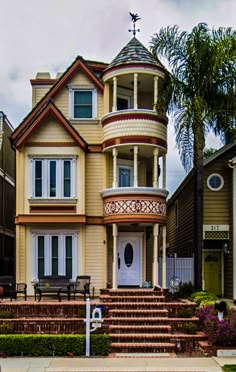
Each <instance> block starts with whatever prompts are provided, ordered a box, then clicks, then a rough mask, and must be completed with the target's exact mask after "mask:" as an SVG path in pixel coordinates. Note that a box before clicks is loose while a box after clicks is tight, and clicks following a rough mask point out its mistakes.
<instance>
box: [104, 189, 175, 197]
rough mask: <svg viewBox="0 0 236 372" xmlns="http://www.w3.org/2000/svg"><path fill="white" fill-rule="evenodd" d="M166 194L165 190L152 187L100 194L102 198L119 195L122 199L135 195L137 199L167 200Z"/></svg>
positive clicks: (108, 190) (106, 191)
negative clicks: (156, 198) (154, 198)
mask: <svg viewBox="0 0 236 372" xmlns="http://www.w3.org/2000/svg"><path fill="white" fill-rule="evenodd" d="M168 194H169V192H168V191H167V190H163V189H156V188H154V187H117V188H110V189H106V190H104V191H102V192H101V195H102V197H103V198H106V197H109V196H116V195H121V196H122V197H130V196H131V195H137V196H138V197H147V196H148V197H150V196H157V197H158V196H159V197H161V198H167V196H168Z"/></svg>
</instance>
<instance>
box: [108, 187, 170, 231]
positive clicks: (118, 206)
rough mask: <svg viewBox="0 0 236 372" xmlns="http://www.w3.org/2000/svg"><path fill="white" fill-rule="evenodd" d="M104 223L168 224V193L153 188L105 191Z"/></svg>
mask: <svg viewBox="0 0 236 372" xmlns="http://www.w3.org/2000/svg"><path fill="white" fill-rule="evenodd" d="M101 195H102V197H103V214H104V223H105V224H110V223H160V224H165V223H166V198H167V195H168V191H166V190H162V189H158V188H153V187H119V188H111V189H107V190H104V191H103V192H102V193H101Z"/></svg>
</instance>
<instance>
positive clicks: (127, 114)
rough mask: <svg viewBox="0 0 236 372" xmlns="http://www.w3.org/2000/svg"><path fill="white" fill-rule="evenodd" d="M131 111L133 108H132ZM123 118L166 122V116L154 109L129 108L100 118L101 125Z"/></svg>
mask: <svg viewBox="0 0 236 372" xmlns="http://www.w3.org/2000/svg"><path fill="white" fill-rule="evenodd" d="M132 111H133V110H132ZM124 120H148V121H150V120H151V121H155V122H161V123H162V124H165V125H167V124H168V118H167V117H165V116H160V115H158V114H157V113H156V112H155V111H152V110H146V112H144V110H139V111H138V110H135V112H131V110H122V111H118V112H116V113H110V114H108V115H106V116H104V117H103V118H102V125H103V126H105V125H107V124H110V123H113V122H117V121H124Z"/></svg>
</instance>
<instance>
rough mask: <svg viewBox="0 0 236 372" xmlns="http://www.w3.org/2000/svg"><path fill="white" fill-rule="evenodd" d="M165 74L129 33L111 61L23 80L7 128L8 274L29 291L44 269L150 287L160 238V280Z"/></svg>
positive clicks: (100, 282) (98, 284) (98, 282)
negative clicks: (21, 103) (22, 113)
mask: <svg viewBox="0 0 236 372" xmlns="http://www.w3.org/2000/svg"><path fill="white" fill-rule="evenodd" d="M164 79H165V69H164V67H163V66H162V65H161V63H160V62H159V61H158V60H156V59H154V57H153V56H152V55H151V54H150V53H149V51H148V50H147V49H146V48H145V47H144V46H143V45H142V44H141V43H140V42H139V41H138V40H137V39H136V38H135V37H133V38H132V39H131V40H130V42H129V43H128V44H127V45H126V46H125V47H124V48H123V49H122V50H121V52H120V53H119V54H118V55H117V57H116V58H115V59H114V60H113V61H112V62H111V63H110V64H109V65H107V64H105V63H100V62H94V61H87V60H84V59H83V58H82V57H80V56H79V57H77V58H76V60H75V61H74V62H73V63H72V64H71V65H70V66H69V67H68V69H67V70H66V71H65V72H64V73H63V74H59V75H58V76H57V78H56V79H51V77H50V75H49V74H48V73H46V74H44V73H39V74H37V76H36V79H33V80H31V84H32V89H33V109H32V111H31V112H30V113H29V114H28V115H27V116H26V118H25V119H24V120H23V122H22V123H21V124H20V125H19V127H18V128H17V129H16V130H15V132H14V133H13V135H12V143H13V145H14V146H15V149H16V165H17V169H16V172H17V185H16V190H17V191H16V192H17V198H16V278H17V281H20V282H26V283H27V284H28V293H29V294H30V293H31V294H32V293H33V288H32V286H31V282H32V280H34V279H36V278H39V277H43V276H44V275H67V276H69V277H70V278H75V277H76V275H81V274H88V275H91V278H92V285H93V286H94V287H95V291H96V293H99V290H100V288H104V287H106V286H107V285H108V284H111V285H112V287H113V288H117V287H118V286H137V287H140V286H142V284H143V282H145V281H151V282H152V284H153V285H156V284H158V283H157V277H158V251H159V247H158V245H159V242H160V245H161V247H162V256H163V260H162V262H163V267H162V269H163V270H162V272H163V286H164V287H165V286H166V283H165V262H166V259H165V255H166V197H167V195H168V192H167V191H166V152H167V122H168V121H167V117H166V116H165V115H163V113H157V112H156V103H157V100H158V95H160V94H162V91H163V81H164ZM159 170H160V171H159ZM160 175H161V176H160ZM159 232H161V235H159ZM160 236H161V238H160Z"/></svg>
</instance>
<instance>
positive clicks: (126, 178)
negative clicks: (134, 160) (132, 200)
mask: <svg viewBox="0 0 236 372" xmlns="http://www.w3.org/2000/svg"><path fill="white" fill-rule="evenodd" d="M130 173H131V171H130V169H129V168H119V186H120V187H129V186H131V177H130Z"/></svg>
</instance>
